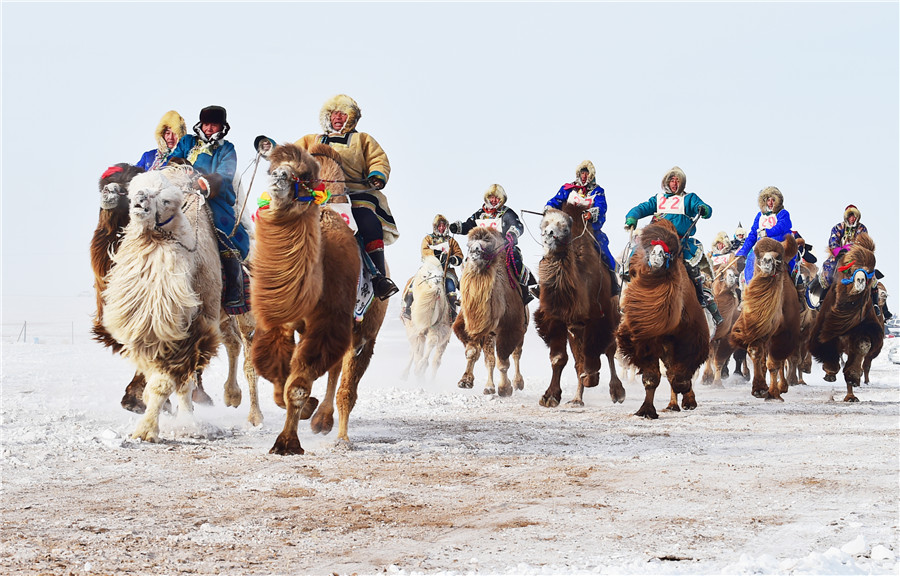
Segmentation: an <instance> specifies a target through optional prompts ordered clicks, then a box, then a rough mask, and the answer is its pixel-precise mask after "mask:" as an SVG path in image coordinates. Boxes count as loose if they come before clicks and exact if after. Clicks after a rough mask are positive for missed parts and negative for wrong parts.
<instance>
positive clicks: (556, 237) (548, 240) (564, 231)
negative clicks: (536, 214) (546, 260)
mask: <svg viewBox="0 0 900 576" xmlns="http://www.w3.org/2000/svg"><path fill="white" fill-rule="evenodd" d="M571 237H572V219H571V218H570V217H569V216H568V215H567V214H565V213H564V212H561V211H559V210H549V211H548V212H547V213H546V214H545V215H544V217H543V218H542V219H541V242H542V243H543V245H544V256H546V255H548V254H550V253H551V252H555V251H557V250H559V249H560V248H562V247H564V246H565V245H566V244H567V243H568V242H569V239H570V238H571Z"/></svg>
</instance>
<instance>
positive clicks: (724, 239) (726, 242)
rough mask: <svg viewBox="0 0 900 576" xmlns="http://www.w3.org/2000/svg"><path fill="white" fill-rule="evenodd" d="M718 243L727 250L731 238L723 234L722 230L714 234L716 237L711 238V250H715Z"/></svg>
mask: <svg viewBox="0 0 900 576" xmlns="http://www.w3.org/2000/svg"><path fill="white" fill-rule="evenodd" d="M719 242H721V243H722V244H723V245H724V246H725V248H728V247H730V246H731V238H729V237H728V232H725V231H724V230H722V231H721V232H719V233H718V234H716V237H715V238H713V241H712V249H713V250H715V249H716V244H717V243H719Z"/></svg>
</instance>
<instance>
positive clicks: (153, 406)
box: [131, 373, 175, 442]
mask: <svg viewBox="0 0 900 576" xmlns="http://www.w3.org/2000/svg"><path fill="white" fill-rule="evenodd" d="M174 391H175V380H173V379H172V377H170V376H169V375H167V374H159V373H156V374H153V375H151V376H150V378H148V379H147V385H146V386H145V387H144V397H143V400H144V404H145V405H146V407H147V409H146V410H145V411H144V417H143V418H141V420H140V421H138V423H137V426H136V427H135V429H134V432H132V434H131V437H132V438H134V439H136V440H143V441H145V442H156V441H157V440H159V412H160V410H162V406H163V403H164V402H165V401H166V400H167V399H168V398H169V396H170V395H171V394H172V392H174Z"/></svg>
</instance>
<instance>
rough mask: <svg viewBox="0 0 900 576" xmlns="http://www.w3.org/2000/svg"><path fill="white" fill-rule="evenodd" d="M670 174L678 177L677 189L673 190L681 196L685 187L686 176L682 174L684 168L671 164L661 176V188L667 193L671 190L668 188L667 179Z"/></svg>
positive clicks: (670, 177)
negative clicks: (670, 167) (669, 168)
mask: <svg viewBox="0 0 900 576" xmlns="http://www.w3.org/2000/svg"><path fill="white" fill-rule="evenodd" d="M672 176H675V177H677V178H678V190H677V191H676V192H675V194H676V195H678V196H682V195H683V194H684V189H685V188H687V176H686V175H685V174H684V170H682V169H681V168H679V167H678V166H673V167H672V169H671V170H669V171H668V172H666V175H665V176H663V179H662V189H663V190H664V191H665V192H666V193H667V194H669V193H671V192H672V191H671V190H669V180H671V179H672Z"/></svg>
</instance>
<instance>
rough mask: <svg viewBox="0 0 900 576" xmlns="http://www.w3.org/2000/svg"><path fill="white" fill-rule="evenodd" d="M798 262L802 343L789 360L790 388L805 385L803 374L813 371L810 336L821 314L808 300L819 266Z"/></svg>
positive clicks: (797, 280) (788, 377)
mask: <svg viewBox="0 0 900 576" xmlns="http://www.w3.org/2000/svg"><path fill="white" fill-rule="evenodd" d="M798 261H799V271H798V273H797V274H798V277H797V279H796V281H795V286H796V288H797V301H798V302H799V303H800V342H799V345H798V346H797V350H796V352H794V353H793V354H791V356H790V357H789V358H788V360H787V366H788V367H787V381H788V386H797V385H805V384H806V382H805V381H804V380H803V374H804V373H806V374H809V373H810V371H811V370H812V355H811V354H810V353H809V336H810V334H811V333H812V327H813V325H814V324H815V323H816V316H817V315H818V313H819V311H818V309H816V308H812V307H811V306H810V305H809V302H807V300H806V292H807V290H808V286H809V283H810V282H811V281H812V279H813V278H815V277H816V274H818V266H816V265H815V264H813V263H810V262H806V261H805V260H803V259H802V258H798Z"/></svg>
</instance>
